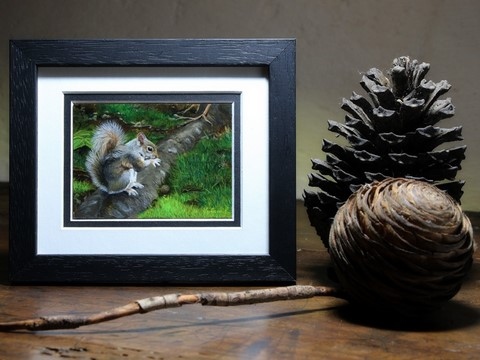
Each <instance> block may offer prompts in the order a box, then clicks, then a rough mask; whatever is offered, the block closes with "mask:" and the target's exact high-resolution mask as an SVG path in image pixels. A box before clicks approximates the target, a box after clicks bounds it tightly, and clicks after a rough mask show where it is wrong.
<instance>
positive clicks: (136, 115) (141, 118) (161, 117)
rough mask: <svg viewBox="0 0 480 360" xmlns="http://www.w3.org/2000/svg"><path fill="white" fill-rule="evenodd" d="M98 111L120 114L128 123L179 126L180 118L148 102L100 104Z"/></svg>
mask: <svg viewBox="0 0 480 360" xmlns="http://www.w3.org/2000/svg"><path fill="white" fill-rule="evenodd" d="M97 111H98V113H99V114H111V115H116V116H119V117H121V118H122V119H123V121H125V122H126V123H128V124H143V125H150V126H152V127H154V128H160V129H164V130H166V129H170V128H172V127H175V126H178V120H176V119H175V118H174V117H173V116H170V115H169V114H166V113H164V112H160V111H158V110H157V109H155V108H154V107H153V106H150V105H148V104H98V105H97Z"/></svg>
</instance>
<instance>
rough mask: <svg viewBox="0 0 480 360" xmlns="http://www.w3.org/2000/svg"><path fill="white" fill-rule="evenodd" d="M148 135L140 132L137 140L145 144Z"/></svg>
mask: <svg viewBox="0 0 480 360" xmlns="http://www.w3.org/2000/svg"><path fill="white" fill-rule="evenodd" d="M146 138H147V137H146V136H145V134H144V133H143V132H140V133H138V135H137V140H138V141H139V142H140V144H143V143H144V142H145V140H146Z"/></svg>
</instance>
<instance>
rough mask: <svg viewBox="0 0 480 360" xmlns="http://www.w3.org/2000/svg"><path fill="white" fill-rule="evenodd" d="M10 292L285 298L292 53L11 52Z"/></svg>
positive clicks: (138, 43)
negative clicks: (142, 288)
mask: <svg viewBox="0 0 480 360" xmlns="http://www.w3.org/2000/svg"><path fill="white" fill-rule="evenodd" d="M10 51H11V53H10V57H11V60H10V89H11V92H10V101H11V106H10V110H11V112H10V132H11V144H15V145H11V148H10V156H11V159H15V161H11V167H10V255H9V256H10V279H11V281H12V282H13V283H56V284H61V283H83V284H100V283H105V284H107V283H115V284H205V283H209V284H233V283H240V282H241V283H293V282H295V266H296V262H295V256H296V255H295V254H296V251H295V41H294V40H290V39H271V40H263V39H262V40H257V39H245V40H241V39H238V40H236V39H234V40H229V39H225V40H213V39H204V40H200V39H199V40H38V41H37V40H18V41H17V40H12V41H11V42H10Z"/></svg>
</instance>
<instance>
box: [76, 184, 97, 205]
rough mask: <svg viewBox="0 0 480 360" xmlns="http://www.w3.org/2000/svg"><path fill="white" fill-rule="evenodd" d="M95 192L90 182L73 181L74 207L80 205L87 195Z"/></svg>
mask: <svg viewBox="0 0 480 360" xmlns="http://www.w3.org/2000/svg"><path fill="white" fill-rule="evenodd" d="M93 190H95V187H94V186H93V185H92V184H91V183H90V182H88V181H80V180H73V205H74V206H75V205H76V204H79V203H80V202H81V201H82V199H83V198H84V197H85V195H87V194H89V193H90V192H92V191H93Z"/></svg>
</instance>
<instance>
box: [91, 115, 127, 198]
mask: <svg viewBox="0 0 480 360" xmlns="http://www.w3.org/2000/svg"><path fill="white" fill-rule="evenodd" d="M124 143H125V133H124V132H123V129H122V128H121V126H120V125H118V124H117V123H116V122H114V121H106V122H104V123H102V124H101V125H100V126H99V127H98V128H97V130H95V133H94V134H93V137H92V147H91V150H90V152H89V154H88V156H87V159H86V162H85V167H86V169H87V171H88V174H89V175H90V178H91V179H92V182H93V184H94V185H95V186H97V187H98V188H100V189H101V190H103V191H108V188H107V182H106V180H105V176H104V174H103V171H102V168H103V167H102V162H103V159H104V158H105V156H106V155H107V154H108V153H109V152H110V151H112V150H113V149H115V148H116V147H117V146H118V145H120V144H124Z"/></svg>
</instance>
